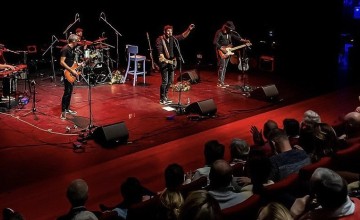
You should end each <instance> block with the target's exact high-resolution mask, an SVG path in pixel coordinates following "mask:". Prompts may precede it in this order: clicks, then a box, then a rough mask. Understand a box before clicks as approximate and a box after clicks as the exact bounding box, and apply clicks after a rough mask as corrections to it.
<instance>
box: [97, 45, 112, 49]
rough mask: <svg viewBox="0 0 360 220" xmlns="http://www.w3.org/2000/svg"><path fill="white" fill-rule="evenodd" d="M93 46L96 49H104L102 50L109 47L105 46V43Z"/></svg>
mask: <svg viewBox="0 0 360 220" xmlns="http://www.w3.org/2000/svg"><path fill="white" fill-rule="evenodd" d="M95 48H96V49H104V50H108V49H110V47H108V46H106V45H101V44H99V45H96V46H95Z"/></svg>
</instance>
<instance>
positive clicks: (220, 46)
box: [213, 21, 250, 88]
mask: <svg viewBox="0 0 360 220" xmlns="http://www.w3.org/2000/svg"><path fill="white" fill-rule="evenodd" d="M236 33H237V32H236V31H235V25H234V23H233V22H232V21H227V22H225V24H223V26H222V27H221V28H220V29H218V30H217V31H216V33H215V37H214V41H213V44H214V45H215V49H216V55H217V60H218V62H217V65H218V82H217V87H220V88H226V87H228V86H229V85H228V84H225V73H226V68H227V65H228V63H229V60H230V56H231V55H233V54H234V53H232V50H231V49H230V48H231V47H232V41H233V39H234V40H237V41H239V42H242V43H250V41H249V40H246V39H243V38H242V37H241V36H240V35H239V34H236ZM229 49H230V50H229Z"/></svg>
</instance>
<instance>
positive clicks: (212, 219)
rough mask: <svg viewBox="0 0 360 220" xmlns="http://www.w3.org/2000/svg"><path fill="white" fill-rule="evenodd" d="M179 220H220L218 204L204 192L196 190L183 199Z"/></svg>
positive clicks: (220, 214)
mask: <svg viewBox="0 0 360 220" xmlns="http://www.w3.org/2000/svg"><path fill="white" fill-rule="evenodd" d="M179 220H222V213H221V209H220V206H219V203H218V201H217V200H216V199H214V198H213V197H212V196H211V194H210V193H209V192H207V191H206V190H196V191H193V192H191V193H190V194H189V196H188V197H187V198H186V199H185V202H184V205H183V206H182V207H181V209H180V215H179Z"/></svg>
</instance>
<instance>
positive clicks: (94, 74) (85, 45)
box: [59, 37, 115, 85]
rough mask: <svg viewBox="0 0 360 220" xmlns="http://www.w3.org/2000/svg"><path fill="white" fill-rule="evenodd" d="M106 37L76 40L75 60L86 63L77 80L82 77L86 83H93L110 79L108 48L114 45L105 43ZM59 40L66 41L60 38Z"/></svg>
mask: <svg viewBox="0 0 360 220" xmlns="http://www.w3.org/2000/svg"><path fill="white" fill-rule="evenodd" d="M106 39H107V38H106V37H100V38H98V39H97V40H94V41H87V40H82V41H79V42H78V46H77V48H75V61H76V62H78V63H81V62H84V61H85V63H86V65H85V66H84V68H83V70H82V74H81V77H80V78H79V80H81V79H83V80H84V81H85V82H86V83H88V84H93V85H95V84H100V83H104V82H105V81H106V80H109V81H110V80H111V79H112V73H111V70H110V61H111V58H110V49H111V48H115V47H114V46H112V45H110V44H107V43H105V42H104V41H105V40H106ZM59 41H60V42H67V41H66V40H65V41H64V40H61V39H60V40H59Z"/></svg>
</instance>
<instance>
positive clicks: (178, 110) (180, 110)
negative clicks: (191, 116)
mask: <svg viewBox="0 0 360 220" xmlns="http://www.w3.org/2000/svg"><path fill="white" fill-rule="evenodd" d="M173 40H174V44H175V47H176V49H177V51H178V54H179V60H180V62H179V74H180V90H179V98H178V103H177V104H171V105H169V106H171V107H174V108H176V113H177V114H183V113H185V109H184V107H185V106H184V105H182V104H181V93H182V89H183V84H182V83H183V80H182V63H185V61H184V58H183V56H182V54H181V50H180V45H179V41H178V40H177V39H176V38H175V37H174V36H173ZM174 71H175V70H174ZM174 80H175V79H174Z"/></svg>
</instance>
